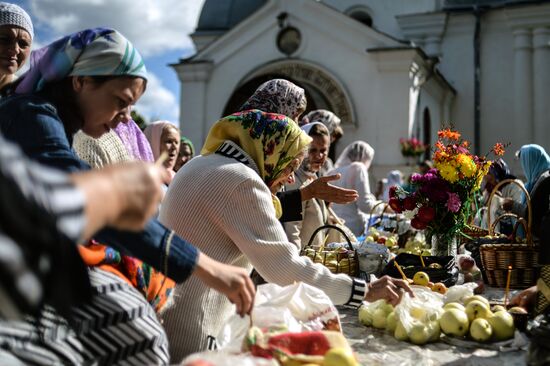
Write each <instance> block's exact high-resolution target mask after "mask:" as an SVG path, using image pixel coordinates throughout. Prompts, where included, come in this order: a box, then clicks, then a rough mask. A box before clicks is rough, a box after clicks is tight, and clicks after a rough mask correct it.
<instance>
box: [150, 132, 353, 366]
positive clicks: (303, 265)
mask: <svg viewBox="0 0 550 366" xmlns="http://www.w3.org/2000/svg"><path fill="white" fill-rule="evenodd" d="M226 144H227V142H226ZM230 144H231V145H232V146H233V147H234V151H233V152H235V150H237V156H236V158H229V157H226V156H222V155H219V154H211V155H207V156H198V157H196V158H194V159H193V160H191V161H190V162H189V163H187V164H185V165H184V166H183V168H182V169H180V171H179V172H178V173H177V174H176V176H175V178H174V180H173V181H172V183H171V184H170V187H169V188H168V192H167V194H166V197H165V198H164V201H163V203H162V208H161V211H160V217H159V218H160V221H161V222H162V223H163V224H164V225H166V226H168V227H169V228H172V229H173V230H175V232H176V233H177V234H178V235H181V236H182V237H184V238H185V239H186V240H189V241H190V242H191V243H193V244H194V245H196V246H197V248H199V249H200V250H201V251H203V252H204V253H205V254H207V255H209V256H210V257H212V258H214V259H215V260H218V261H220V262H223V263H227V264H232V265H236V266H240V267H243V268H246V269H247V270H251V269H252V266H254V268H256V270H257V271H258V273H259V274H260V275H261V276H262V277H263V278H264V279H265V280H266V281H268V282H272V283H276V284H278V285H289V284H292V283H294V281H303V282H305V283H308V284H310V285H313V286H316V287H318V288H320V289H322V290H323V291H325V292H326V293H327V295H328V296H330V298H331V299H332V301H333V302H334V303H335V304H345V303H346V302H348V300H349V299H350V296H351V293H352V279H351V277H349V276H346V275H342V274H340V275H334V274H332V273H331V272H330V271H329V270H328V269H327V268H325V267H324V266H322V265H321V264H313V263H312V262H311V260H310V259H309V258H306V257H301V256H299V252H298V249H297V248H296V246H295V245H294V244H292V243H290V242H288V240H287V238H286V235H285V231H284V230H283V227H282V225H281V223H280V222H279V221H278V220H277V218H276V217H275V209H274V207H273V203H272V200H271V192H270V191H269V189H268V187H267V186H266V184H265V183H264V182H263V180H262V179H261V178H260V175H259V174H258V170H257V168H256V165H255V164H254V161H253V160H252V159H251V158H250V157H249V156H248V155H246V154H245V153H244V152H243V151H242V150H240V148H239V147H238V146H237V145H235V144H233V143H230ZM243 156H244V157H245V160H246V161H247V162H246V163H241V162H238V161H237V160H236V159H237V158H239V157H243ZM246 164H247V165H246ZM168 275H169V274H168ZM174 298H175V305H174V306H172V307H171V308H169V309H167V310H166V311H165V312H164V313H163V314H162V319H163V325H164V327H165V328H166V332H167V334H168V339H169V343H170V354H171V357H172V359H171V362H173V363H178V362H180V361H181V360H182V358H183V357H185V356H186V355H188V354H190V353H194V352H198V351H204V350H206V349H207V348H208V347H209V346H212V344H213V343H214V342H213V338H212V337H215V336H216V335H217V334H218V332H219V331H220V329H221V328H222V326H223V324H224V322H225V321H227V319H228V318H229V317H230V315H231V314H232V313H233V312H234V311H235V308H234V306H233V305H232V304H231V303H230V302H229V301H228V300H227V298H226V297H225V296H224V295H222V294H220V293H218V292H216V291H215V290H212V289H210V288H208V287H206V286H205V285H204V284H203V283H201V282H200V281H199V280H198V278H197V277H195V276H192V277H191V278H190V279H189V280H187V281H186V282H185V283H183V284H179V285H178V286H177V287H176V289H175V296H174Z"/></svg>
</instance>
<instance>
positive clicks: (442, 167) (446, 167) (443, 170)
mask: <svg viewBox="0 0 550 366" xmlns="http://www.w3.org/2000/svg"><path fill="white" fill-rule="evenodd" d="M436 168H437V170H439V174H441V177H443V179H445V180H446V181H448V182H451V183H454V182H456V181H457V180H458V178H459V177H458V171H457V169H456V168H455V167H454V166H452V165H451V164H437V165H436Z"/></svg>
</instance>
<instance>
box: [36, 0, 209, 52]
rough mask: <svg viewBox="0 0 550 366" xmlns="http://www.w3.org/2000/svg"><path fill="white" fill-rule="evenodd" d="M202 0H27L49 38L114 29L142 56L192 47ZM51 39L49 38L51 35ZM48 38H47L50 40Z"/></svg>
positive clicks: (187, 50) (188, 49)
mask: <svg viewBox="0 0 550 366" xmlns="http://www.w3.org/2000/svg"><path fill="white" fill-rule="evenodd" d="M203 2H204V0H30V5H31V6H30V7H31V12H32V17H33V20H34V21H35V23H38V25H39V26H42V27H47V28H49V29H51V31H52V33H53V34H52V37H54V38H57V37H59V36H61V35H65V34H68V33H72V32H74V31H78V30H81V29H84V28H91V27H98V26H105V27H113V28H116V29H118V30H119V31H120V32H122V34H124V35H125V36H126V37H127V38H128V39H130V40H131V41H132V43H134V45H135V46H136V47H137V49H138V50H139V51H140V52H141V53H142V54H143V56H145V57H147V56H156V55H158V54H162V53H164V52H166V51H171V50H177V49H181V50H183V52H184V53H189V52H190V50H193V49H194V46H193V43H192V41H191V38H190V37H189V36H188V34H190V33H192V32H193V30H194V29H195V27H196V24H197V20H198V14H199V12H200V10H201V8H202V4H203ZM52 39H53V38H52ZM52 39H48V40H47V41H48V42H49V41H51V40H52Z"/></svg>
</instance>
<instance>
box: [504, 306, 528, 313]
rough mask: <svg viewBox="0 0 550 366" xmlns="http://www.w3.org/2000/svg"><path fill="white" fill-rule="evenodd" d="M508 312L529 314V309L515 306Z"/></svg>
mask: <svg viewBox="0 0 550 366" xmlns="http://www.w3.org/2000/svg"><path fill="white" fill-rule="evenodd" d="M497 306H498V305H497ZM501 307H502V306H501ZM503 310H505V309H504V308H503ZM508 312H509V313H510V314H527V310H525V309H524V308H522V307H520V306H514V307H513V308H510V309H508Z"/></svg>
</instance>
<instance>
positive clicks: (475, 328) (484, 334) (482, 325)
mask: <svg viewBox="0 0 550 366" xmlns="http://www.w3.org/2000/svg"><path fill="white" fill-rule="evenodd" d="M492 335H493V328H492V327H491V324H489V321H488V320H487V319H483V318H477V319H474V321H473V322H472V324H470V337H472V339H474V340H476V341H478V342H487V341H488V340H489V339H491V336H492Z"/></svg>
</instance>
